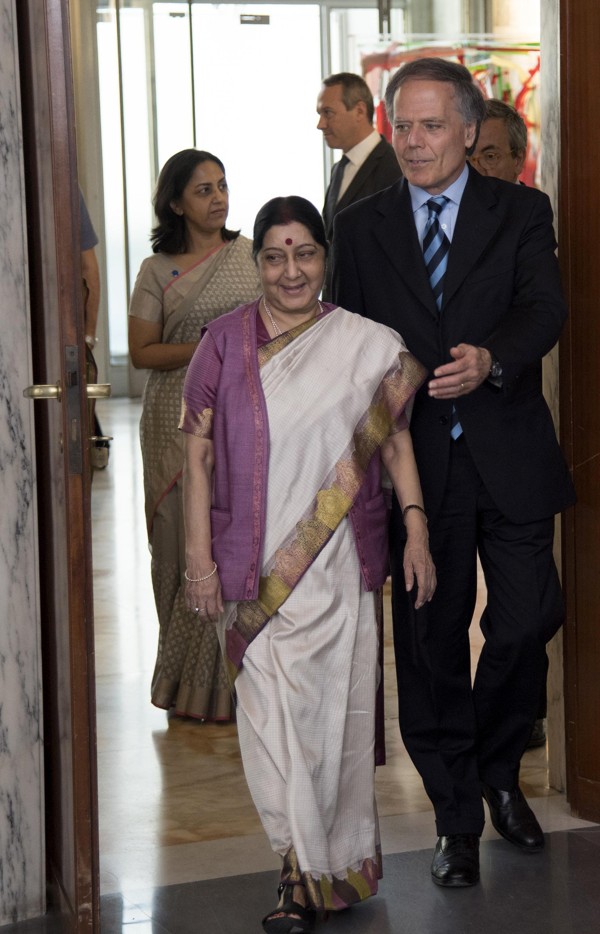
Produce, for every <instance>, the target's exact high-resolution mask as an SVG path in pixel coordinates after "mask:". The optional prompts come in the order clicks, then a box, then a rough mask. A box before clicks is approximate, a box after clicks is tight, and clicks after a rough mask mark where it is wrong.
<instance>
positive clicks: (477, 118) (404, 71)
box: [385, 58, 485, 154]
mask: <svg viewBox="0 0 600 934" xmlns="http://www.w3.org/2000/svg"><path fill="white" fill-rule="evenodd" d="M407 81H443V82H445V83H446V84H451V85H452V86H453V87H454V93H455V96H456V106H457V109H458V112H459V113H460V114H461V116H462V118H463V120H464V122H465V123H466V124H474V125H475V126H476V128H477V135H478V134H479V127H480V126H481V123H482V121H483V120H485V100H484V97H483V94H482V93H481V91H480V90H479V88H478V86H477V85H476V84H475V82H474V81H473V77H472V75H471V72H470V71H469V69H468V68H465V66H464V65H459V64H458V62H449V61H448V60H447V59H445V58H416V59H414V60H413V61H412V62H406V64H404V65H401V66H400V68H399V69H398V71H396V72H394V74H393V75H392V77H391V78H390V81H389V84H388V86H387V88H386V90H385V109H386V111H387V115H388V119H389V121H390V123H391V124H392V126H393V125H394V98H395V96H396V91H397V90H398V88H401V87H402V85H403V84H405V82H407ZM477 135H476V137H475V139H476V140H477ZM474 148H475V147H474V146H472V147H471V148H470V149H469V150H467V152H468V154H470V153H471V152H472V151H473V149H474Z"/></svg>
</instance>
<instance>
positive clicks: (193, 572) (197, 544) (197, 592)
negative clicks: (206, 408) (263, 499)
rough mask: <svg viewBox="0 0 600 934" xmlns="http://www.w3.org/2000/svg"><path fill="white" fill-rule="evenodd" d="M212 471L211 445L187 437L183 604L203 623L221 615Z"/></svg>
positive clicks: (212, 454)
mask: <svg viewBox="0 0 600 934" xmlns="http://www.w3.org/2000/svg"><path fill="white" fill-rule="evenodd" d="M213 469H214V448H213V443H212V441H210V440H209V439H208V438H197V437H196V436H195V435H190V434H186V435H185V439H184V460H183V520H184V524H185V556H186V564H187V568H186V571H185V602H186V606H187V608H188V609H189V610H191V611H192V613H197V614H198V616H199V617H200V619H201V620H203V621H205V622H206V621H209V620H210V621H211V622H216V621H217V619H218V618H219V613H222V612H223V596H222V594H221V581H220V579H219V572H218V570H217V565H216V563H215V561H214V559H213V557H212V545H211V527H210V502H211V490H212V475H213ZM190 578H191V579H190Z"/></svg>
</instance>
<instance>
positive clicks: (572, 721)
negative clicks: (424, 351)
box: [558, 0, 600, 822]
mask: <svg viewBox="0 0 600 934" xmlns="http://www.w3.org/2000/svg"><path fill="white" fill-rule="evenodd" d="M560 27H561V28H560V44H561V48H560V52H561V57H560V60H561V79H560V80H561V121H560V123H561V125H560V130H561V167H560V211H559V218H560V229H559V236H558V241H559V244H560V249H559V258H560V263H561V267H562V271H563V281H564V284H565V290H566V293H567V300H568V304H569V309H570V314H569V320H568V322H567V327H566V329H565V333H564V336H563V339H562V340H561V350H560V366H561V370H560V396H561V413H560V419H561V437H562V440H563V444H564V447H565V451H566V453H567V458H568V461H569V464H570V466H571V468H572V470H573V478H574V480H575V487H576V490H577V505H576V506H575V508H574V509H571V510H569V511H568V513H567V514H566V516H565V520H564V523H563V532H564V534H563V555H564V569H563V585H564V591H565V598H566V604H567V616H566V624H565V637H564V645H565V699H566V705H565V707H566V734H567V796H568V798H569V802H570V804H571V808H572V810H573V813H574V814H576V815H578V816H579V817H583V818H587V819H588V820H592V821H599V822H600V716H599V714H600V626H599V625H598V618H599V616H600V587H599V585H598V568H599V567H600V533H599V531H598V530H599V528H600V362H599V349H600V315H599V313H598V303H599V301H598V296H599V295H600V262H599V258H600V248H599V246H598V244H599V243H600V210H599V205H600V175H599V174H598V165H599V163H600V124H599V123H598V117H597V109H598V106H597V99H596V95H595V93H594V92H593V90H592V89H593V88H598V86H599V84H600V57H599V56H598V37H599V36H600V5H599V4H598V2H597V0H561V23H560Z"/></svg>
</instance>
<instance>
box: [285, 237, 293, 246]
mask: <svg viewBox="0 0 600 934" xmlns="http://www.w3.org/2000/svg"><path fill="white" fill-rule="evenodd" d="M285 242H286V244H287V245H288V246H291V245H292V243H293V242H294V241H293V240H292V238H291V237H288V238H287V240H286V241H285Z"/></svg>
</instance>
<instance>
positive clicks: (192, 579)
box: [183, 561, 217, 584]
mask: <svg viewBox="0 0 600 934" xmlns="http://www.w3.org/2000/svg"><path fill="white" fill-rule="evenodd" d="M213 564H214V568H213V569H212V571H211V572H210V574H205V575H204V577H190V576H189V575H188V572H187V568H186V569H185V571H184V572H183V576H184V577H185V579H186V581H188V582H189V583H190V584H199V583H200V582H201V581H207V580H208V578H209V577H212V576H213V574H216V573H217V562H216V561H213Z"/></svg>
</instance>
